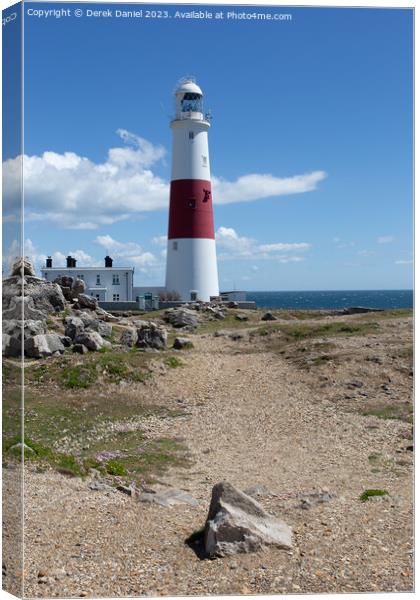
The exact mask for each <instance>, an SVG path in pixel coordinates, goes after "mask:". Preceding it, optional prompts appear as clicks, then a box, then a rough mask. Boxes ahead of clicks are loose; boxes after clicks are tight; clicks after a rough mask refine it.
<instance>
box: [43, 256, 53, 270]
mask: <svg viewBox="0 0 420 600" xmlns="http://www.w3.org/2000/svg"><path fill="white" fill-rule="evenodd" d="M45 267H46V268H47V269H52V258H51V256H48V257H47V260H46V262H45Z"/></svg>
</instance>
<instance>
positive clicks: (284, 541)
mask: <svg viewBox="0 0 420 600" xmlns="http://www.w3.org/2000/svg"><path fill="white" fill-rule="evenodd" d="M269 545H273V546H277V547H278V548H284V549H290V548H291V547H292V530H291V528H290V527H289V526H288V525H287V524H286V523H284V522H283V521H281V520H279V519H277V518H275V517H273V516H271V515H269V514H268V513H267V512H266V511H265V510H264V509H263V507H262V506H261V505H260V504H259V503H258V502H257V501H256V500H254V499H253V498H251V497H250V496H247V495H246V494H244V493H243V492H241V491H239V490H237V489H236V488H234V487H233V485H231V484H230V483H228V482H222V483H218V484H217V485H215V486H214V487H213V491H212V497H211V503H210V509H209V514H208V517H207V522H206V525H205V531H204V546H205V551H206V553H207V555H208V556H209V557H217V556H219V557H220V556H227V555H230V554H238V553H243V552H255V551H258V550H262V549H263V548H264V547H265V546H269Z"/></svg>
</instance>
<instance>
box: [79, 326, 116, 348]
mask: <svg viewBox="0 0 420 600" xmlns="http://www.w3.org/2000/svg"><path fill="white" fill-rule="evenodd" d="M74 343H75V344H82V345H83V346H86V348H87V349H88V350H92V351H96V350H100V349H101V348H110V347H111V344H110V343H109V342H107V341H106V340H104V339H103V338H102V337H101V336H100V335H99V333H98V332H97V331H83V332H82V333H80V334H79V335H78V336H77V337H75V339H74Z"/></svg>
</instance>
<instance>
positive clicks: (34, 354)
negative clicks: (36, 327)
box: [25, 333, 64, 358]
mask: <svg viewBox="0 0 420 600" xmlns="http://www.w3.org/2000/svg"><path fill="white" fill-rule="evenodd" d="M63 352H64V345H63V343H62V341H61V339H60V336H59V335H57V334H56V333H46V334H40V335H35V336H33V337H30V338H28V339H27V340H26V341H25V354H26V356H28V357H30V358H43V357H45V356H52V355H55V354H56V353H57V354H63Z"/></svg>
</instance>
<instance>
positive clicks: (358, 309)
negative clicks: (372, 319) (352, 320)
mask: <svg viewBox="0 0 420 600" xmlns="http://www.w3.org/2000/svg"><path fill="white" fill-rule="evenodd" d="M383 311H384V309H383V308H367V307H365V306H350V307H349V308H345V309H344V310H343V311H342V313H341V314H343V315H358V314H362V313H368V312H383Z"/></svg>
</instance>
